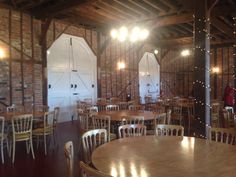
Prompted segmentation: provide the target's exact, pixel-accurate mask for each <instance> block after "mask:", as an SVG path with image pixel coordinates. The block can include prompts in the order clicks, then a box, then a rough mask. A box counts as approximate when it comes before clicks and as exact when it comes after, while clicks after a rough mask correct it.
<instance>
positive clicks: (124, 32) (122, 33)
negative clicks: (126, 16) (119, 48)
mask: <svg viewBox="0 0 236 177" xmlns="http://www.w3.org/2000/svg"><path fill="white" fill-rule="evenodd" d="M127 36H128V29H127V28H126V27H125V26H122V27H121V28H120V30H119V37H118V40H119V41H120V42H123V41H125V40H126V38H127Z"/></svg>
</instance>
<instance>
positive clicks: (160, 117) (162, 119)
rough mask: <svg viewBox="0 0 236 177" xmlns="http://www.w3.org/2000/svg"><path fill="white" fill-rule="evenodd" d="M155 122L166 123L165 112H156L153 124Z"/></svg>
mask: <svg viewBox="0 0 236 177" xmlns="http://www.w3.org/2000/svg"><path fill="white" fill-rule="evenodd" d="M157 124H166V113H161V114H157V115H156V117H155V119H154V125H155V127H156V125H157Z"/></svg>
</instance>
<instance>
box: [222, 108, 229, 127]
mask: <svg viewBox="0 0 236 177" xmlns="http://www.w3.org/2000/svg"><path fill="white" fill-rule="evenodd" d="M222 115H223V120H222V121H223V127H224V128H229V127H230V113H229V112H228V111H227V110H225V109H223V110H222Z"/></svg>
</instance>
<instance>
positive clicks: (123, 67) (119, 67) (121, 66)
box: [117, 62, 125, 70]
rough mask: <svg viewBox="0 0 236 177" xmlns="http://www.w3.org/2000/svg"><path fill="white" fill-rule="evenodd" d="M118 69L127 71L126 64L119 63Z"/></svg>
mask: <svg viewBox="0 0 236 177" xmlns="http://www.w3.org/2000/svg"><path fill="white" fill-rule="evenodd" d="M117 67H118V69H119V70H121V69H125V63H124V62H118V63H117Z"/></svg>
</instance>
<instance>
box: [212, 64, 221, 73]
mask: <svg viewBox="0 0 236 177" xmlns="http://www.w3.org/2000/svg"><path fill="white" fill-rule="evenodd" d="M219 72H220V68H219V67H217V66H215V67H213V68H212V73H215V74H218V73H219Z"/></svg>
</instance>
